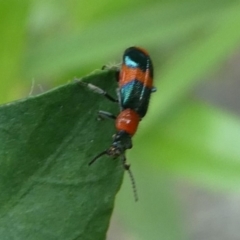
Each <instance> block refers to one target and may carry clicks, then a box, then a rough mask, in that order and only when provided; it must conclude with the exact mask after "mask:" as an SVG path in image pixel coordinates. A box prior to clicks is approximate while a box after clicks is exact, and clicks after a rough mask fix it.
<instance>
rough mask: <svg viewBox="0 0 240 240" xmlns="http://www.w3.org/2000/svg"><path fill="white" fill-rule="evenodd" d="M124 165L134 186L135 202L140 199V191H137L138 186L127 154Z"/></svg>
mask: <svg viewBox="0 0 240 240" xmlns="http://www.w3.org/2000/svg"><path fill="white" fill-rule="evenodd" d="M123 167H124V169H125V170H126V171H127V172H128V174H129V177H130V180H131V183H132V188H133V195H134V200H135V202H137V201H138V193H137V186H136V182H135V179H134V176H133V173H132V171H131V170H130V165H129V164H127V163H126V157H125V155H123Z"/></svg>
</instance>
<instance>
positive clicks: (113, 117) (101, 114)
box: [98, 110, 117, 120]
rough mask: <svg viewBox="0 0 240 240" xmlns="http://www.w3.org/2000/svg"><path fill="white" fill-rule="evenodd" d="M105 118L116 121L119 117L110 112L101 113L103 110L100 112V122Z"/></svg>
mask: <svg viewBox="0 0 240 240" xmlns="http://www.w3.org/2000/svg"><path fill="white" fill-rule="evenodd" d="M105 118H108V119H113V120H115V119H116V118H117V117H116V116H115V115H114V114H112V113H110V112H105V111H101V110H100V111H98V120H103V119H105Z"/></svg>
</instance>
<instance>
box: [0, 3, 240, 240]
mask: <svg viewBox="0 0 240 240" xmlns="http://www.w3.org/2000/svg"><path fill="white" fill-rule="evenodd" d="M0 12H1V20H0V31H1V38H0V43H1V44H0V45H1V49H2V50H1V55H0V69H1V71H0V72H1V79H2V80H1V81H0V101H1V102H2V103H4V102H7V101H10V100H13V99H16V98H19V97H20V96H23V95H27V94H28V93H29V91H30V86H31V82H32V81H33V80H34V82H35V88H34V92H37V91H40V90H38V85H39V84H41V86H42V88H44V89H46V88H49V87H51V86H56V85H58V84H59V83H63V82H66V81H67V80H70V79H72V78H73V77H74V76H81V75H84V74H86V73H88V72H91V71H94V70H95V69H97V68H100V67H101V66H102V65H104V64H106V63H108V62H113V61H116V62H119V61H120V57H121V54H122V51H123V50H124V49H125V48H126V47H128V46H131V45H140V46H143V47H145V48H147V49H148V51H149V52H150V54H151V56H152V58H153V61H154V63H155V85H156V87H157V88H158V92H156V93H155V94H154V95H153V96H152V100H151V106H150V110H149V113H148V115H147V116H146V119H144V120H143V121H142V123H141V125H140V128H139V131H138V133H137V135H136V136H135V137H134V148H133V149H132V150H131V151H129V154H128V160H129V162H131V163H132V169H133V171H134V173H135V175H136V176H135V177H136V180H137V184H138V188H139V192H140V193H139V194H140V203H139V204H137V205H133V203H131V200H132V199H131V197H132V196H131V189H129V186H128V185H130V184H129V183H128V184H126V185H127V186H125V184H124V186H123V188H122V189H121V192H120V194H119V197H118V199H117V202H116V214H117V216H119V219H121V221H122V222H124V224H123V225H125V227H126V229H128V230H126V232H127V231H128V232H129V233H130V235H133V236H134V237H135V239H139V240H141V239H151V240H152V239H153V240H154V239H181V238H183V239H185V236H184V233H183V231H182V230H181V221H180V219H179V217H177V216H178V215H179V214H178V213H179V211H178V210H177V205H176V203H175V201H174V197H173V196H172V195H171V174H172V173H174V174H179V175H180V174H181V175H182V176H185V177H187V178H189V179H190V180H191V181H195V182H197V183H199V184H203V185H204V186H206V187H209V188H217V189H222V190H226V189H229V190H232V191H238V190H239V187H238V186H240V184H239V182H240V168H239V166H240V162H239V159H240V150H239V148H238V147H237V146H238V145H239V144H240V135H239V134H237V133H238V132H239V131H240V130H239V129H240V121H239V118H238V117H235V116H231V115H230V114H229V113H225V112H224V111H223V110H222V109H215V107H214V106H208V105H207V104H202V103H201V102H200V101H199V100H198V101H196V99H194V98H192V97H191V98H190V97H189V93H191V92H192V91H193V90H194V88H195V87H196V86H197V84H198V83H199V82H200V81H201V79H202V77H204V76H206V75H207V74H209V73H210V72H214V71H215V70H216V69H218V68H219V66H220V64H222V63H223V62H224V61H225V60H226V59H227V58H228V57H230V56H231V54H232V53H233V52H234V50H235V49H236V48H237V47H239V42H240V28H239V23H240V14H239V12H240V4H239V2H238V1H233V0H230V1H225V0H220V1H219V0H218V1H217V0H213V1H206V0H204V1H194V0H183V1H176V0H171V1H169V0H168V1H166V0H162V1H153V0H152V1H136V0H134V1H118V2H113V1H109V0H103V1H101V2H99V3H96V1H93V0H91V1H73V0H72V1H57V0H55V1H47V0H44V1H37V0H35V1H30V0H29V1H21V2H19V1H4V2H3V1H2V2H1V3H0ZM109 124H110V123H109ZM109 137H111V136H109ZM231 142H232V143H233V144H231ZM106 164H108V163H107V162H106ZM169 174H170V175H169ZM125 239H127V237H125Z"/></svg>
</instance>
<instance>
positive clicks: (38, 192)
mask: <svg viewBox="0 0 240 240" xmlns="http://www.w3.org/2000/svg"><path fill="white" fill-rule="evenodd" d="M114 76H115V72H114V71H109V72H107V71H101V72H97V73H95V74H93V75H89V76H87V77H86V78H84V79H83V80H84V81H89V82H92V83H93V84H96V85H98V86H100V87H102V88H104V89H106V90H107V91H110V93H112V94H114V93H115V91H114V88H115V87H116V86H114V84H110V83H114V81H115V80H114ZM99 109H103V110H108V111H113V110H115V112H116V111H118V106H117V105H116V104H115V103H111V102H110V103H109V101H108V100H107V99H105V98H104V97H102V96H100V95H98V94H95V93H93V92H91V91H89V90H88V89H86V87H84V86H82V85H80V84H79V83H77V82H74V83H69V84H67V85H64V86H61V87H58V88H56V89H54V90H52V91H49V92H47V93H44V94H42V95H38V96H35V97H29V98H27V99H24V100H20V101H17V102H13V103H9V104H7V105H2V106H1V108H0V142H1V145H0V192H1V194H0V236H1V240H5V239H6V240H9V239H18V240H21V239H24V240H27V239H31V240H32V239H34V240H40V239H48V240H49V239H84V240H88V239H89V240H90V239H92V240H96V239H105V235H106V231H107V228H108V224H109V219H110V216H111V213H112V209H113V203H114V198H115V194H116V193H117V191H118V190H119V188H120V185H121V182H122V176H123V172H124V171H123V168H122V164H121V162H120V161H112V160H111V159H109V158H107V157H102V159H101V160H99V161H98V162H96V163H95V164H93V165H92V166H91V167H89V166H88V163H89V161H90V160H91V159H92V158H93V157H94V156H95V155H96V154H98V153H99V152H101V151H103V150H104V149H106V148H107V147H109V146H110V144H111V136H112V134H113V133H114V122H109V121H107V120H106V121H97V120H96V117H97V115H96V113H97V110H99ZM113 112H114V111H113Z"/></svg>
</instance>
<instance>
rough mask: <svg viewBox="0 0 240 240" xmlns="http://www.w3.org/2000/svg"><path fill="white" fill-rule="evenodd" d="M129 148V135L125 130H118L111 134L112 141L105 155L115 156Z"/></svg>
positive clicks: (130, 145) (130, 139) (130, 144)
mask: <svg viewBox="0 0 240 240" xmlns="http://www.w3.org/2000/svg"><path fill="white" fill-rule="evenodd" d="M130 148H132V138H131V136H130V135H129V134H128V133H126V132H125V131H118V132H117V133H116V134H115V135H113V143H112V145H111V147H110V148H109V149H108V150H107V155H109V156H112V157H114V158H116V157H118V156H120V155H122V154H123V153H124V152H125V151H126V150H127V149H130Z"/></svg>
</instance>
